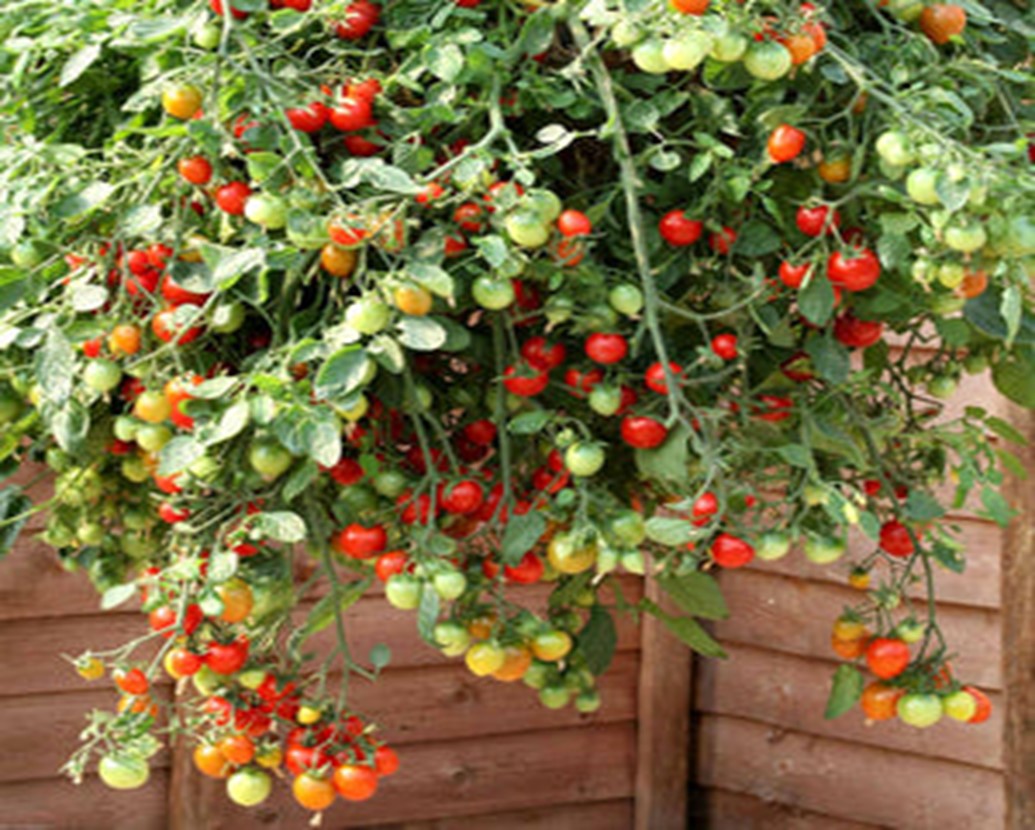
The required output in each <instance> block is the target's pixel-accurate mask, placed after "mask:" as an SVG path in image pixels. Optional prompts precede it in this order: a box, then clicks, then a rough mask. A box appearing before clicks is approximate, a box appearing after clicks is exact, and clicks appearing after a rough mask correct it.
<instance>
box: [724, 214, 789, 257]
mask: <svg viewBox="0 0 1035 830" xmlns="http://www.w3.org/2000/svg"><path fill="white" fill-rule="evenodd" d="M782 244H783V240H782V238H781V236H780V234H779V233H777V232H776V229H775V228H773V227H772V226H771V225H769V224H767V223H766V222H762V221H760V220H758V219H752V220H751V221H750V222H748V223H746V224H745V225H744V226H743V227H742V228H741V229H740V231H739V232H738V233H737V241H736V242H734V243H733V253H735V254H740V255H741V256H765V255H766V254H771V253H773V252H774V251H778V250H780V246H781V245H782Z"/></svg>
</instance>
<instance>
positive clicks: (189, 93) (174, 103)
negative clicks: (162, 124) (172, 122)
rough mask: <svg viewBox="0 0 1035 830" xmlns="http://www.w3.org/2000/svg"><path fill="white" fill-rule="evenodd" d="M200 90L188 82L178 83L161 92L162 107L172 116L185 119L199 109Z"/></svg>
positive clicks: (192, 115) (191, 116)
mask: <svg viewBox="0 0 1035 830" xmlns="http://www.w3.org/2000/svg"><path fill="white" fill-rule="evenodd" d="M201 100H202V99H201V90H199V89H198V88H197V87H195V86H190V85H189V84H179V85H177V86H172V87H169V88H168V89H166V90H165V91H164V92H163V93H162V108H163V109H164V110H165V111H166V112H167V113H169V115H171V116H172V117H173V118H179V119H180V120H181V121H187V120H189V119H191V118H193V117H194V116H195V115H197V114H198V113H199V112H200V111H201Z"/></svg>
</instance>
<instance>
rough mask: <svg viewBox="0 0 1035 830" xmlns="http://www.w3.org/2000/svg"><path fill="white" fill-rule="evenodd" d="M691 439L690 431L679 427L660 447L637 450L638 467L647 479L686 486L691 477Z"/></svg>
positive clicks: (681, 426) (683, 426) (682, 425)
mask: <svg viewBox="0 0 1035 830" xmlns="http://www.w3.org/2000/svg"><path fill="white" fill-rule="evenodd" d="M689 437H690V429H689V428H688V427H686V426H685V425H684V424H679V425H677V426H676V427H675V428H674V429H673V430H672V431H671V432H669V434H668V438H666V439H665V443H663V444H662V445H661V446H660V447H655V448H654V449H652V450H636V467H637V468H638V469H639V471H640V473H641V474H642V475H643V476H644V477H646V478H653V479H659V480H663V481H669V482H672V483H675V484H685V483H686V482H687V481H689V477H690V474H689V459H690V448H689V447H688V446H687V440H688V439H689Z"/></svg>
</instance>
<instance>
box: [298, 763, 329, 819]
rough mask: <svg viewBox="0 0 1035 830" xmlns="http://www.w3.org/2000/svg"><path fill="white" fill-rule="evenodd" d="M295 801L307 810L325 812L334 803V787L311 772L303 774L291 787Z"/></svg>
mask: <svg viewBox="0 0 1035 830" xmlns="http://www.w3.org/2000/svg"><path fill="white" fill-rule="evenodd" d="M291 792H292V794H293V795H294V796H295V801H297V802H298V803H299V804H301V805H302V806H303V807H305V808H306V809H307V810H313V811H314V812H319V811H320V810H326V809H327V808H328V807H330V806H331V805H332V804H333V803H334V798H335V793H334V785H333V784H332V783H331V782H330V781H329V780H328V779H326V778H320V777H319V776H318V775H314V774H313V773H311V772H303V773H302V774H301V775H300V776H298V778H296V779H295V782H294V783H293V784H292V785H291Z"/></svg>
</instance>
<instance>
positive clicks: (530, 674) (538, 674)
mask: <svg viewBox="0 0 1035 830" xmlns="http://www.w3.org/2000/svg"><path fill="white" fill-rule="evenodd" d="M552 675H553V667H552V666H551V665H550V664H549V663H543V662H541V661H540V660H533V661H532V665H530V666H529V667H528V669H527V670H526V671H525V674H524V676H523V677H522V678H521V682H523V683H524V684H525V685H526V686H528V688H530V689H536V690H537V691H538V690H541V689H544V688H546V685H547V684H548V683H549V682H550V679H551V677H552Z"/></svg>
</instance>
